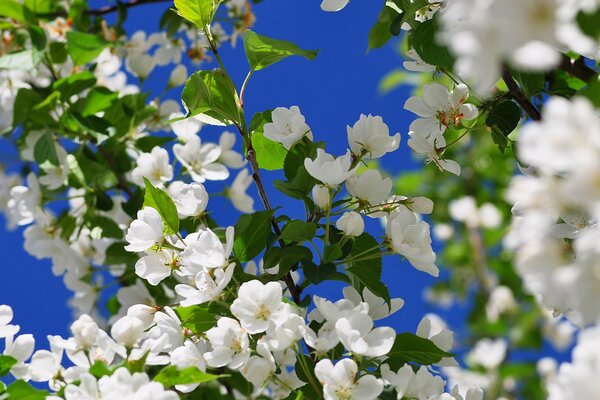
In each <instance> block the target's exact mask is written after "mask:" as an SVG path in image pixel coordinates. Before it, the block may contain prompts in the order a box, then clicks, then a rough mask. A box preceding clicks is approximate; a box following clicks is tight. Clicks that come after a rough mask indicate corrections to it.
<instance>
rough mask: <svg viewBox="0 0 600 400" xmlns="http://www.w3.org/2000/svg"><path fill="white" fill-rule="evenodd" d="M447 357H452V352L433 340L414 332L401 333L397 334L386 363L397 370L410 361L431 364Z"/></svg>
mask: <svg viewBox="0 0 600 400" xmlns="http://www.w3.org/2000/svg"><path fill="white" fill-rule="evenodd" d="M445 357H452V354H451V353H448V352H445V351H444V350H442V349H440V348H439V347H437V346H436V345H435V344H434V343H433V342H432V341H431V340H428V339H424V338H422V337H419V336H417V335H414V334H412V333H401V334H399V335H397V336H396V340H395V341H394V346H392V350H391V351H390V352H389V353H388V359H387V360H386V363H387V364H389V366H390V367H391V368H392V370H396V369H399V368H400V367H402V366H403V365H404V364H406V363H409V362H414V363H418V364H421V365H431V364H435V363H437V362H439V361H441V359H442V358H445Z"/></svg>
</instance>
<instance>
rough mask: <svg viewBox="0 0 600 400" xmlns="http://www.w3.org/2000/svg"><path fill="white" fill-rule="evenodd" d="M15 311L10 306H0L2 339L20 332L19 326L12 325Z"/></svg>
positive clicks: (0, 334) (0, 336)
mask: <svg viewBox="0 0 600 400" xmlns="http://www.w3.org/2000/svg"><path fill="white" fill-rule="evenodd" d="M12 319H13V310H12V308H11V307H10V306H7V305H4V304H3V305H0V338H5V337H9V336H11V337H12V336H14V335H16V334H17V332H19V329H20V328H19V325H12V324H10V321H12Z"/></svg>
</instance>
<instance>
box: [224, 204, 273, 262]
mask: <svg viewBox="0 0 600 400" xmlns="http://www.w3.org/2000/svg"><path fill="white" fill-rule="evenodd" d="M272 219H273V211H272V210H269V211H258V212H255V213H254V214H244V215H242V216H241V217H240V219H239V220H238V222H237V224H235V240H234V242H233V251H234V253H235V256H236V258H237V259H238V260H239V261H241V262H246V261H250V260H252V259H253V258H255V257H256V256H258V255H259V254H260V252H261V251H262V250H263V249H264V248H265V247H266V246H267V239H268V238H269V234H270V233H271V221H272Z"/></svg>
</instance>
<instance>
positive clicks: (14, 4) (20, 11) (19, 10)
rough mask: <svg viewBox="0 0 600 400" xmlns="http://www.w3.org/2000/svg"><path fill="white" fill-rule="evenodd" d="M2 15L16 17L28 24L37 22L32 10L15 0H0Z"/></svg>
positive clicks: (0, 13)
mask: <svg viewBox="0 0 600 400" xmlns="http://www.w3.org/2000/svg"><path fill="white" fill-rule="evenodd" d="M0 16H2V17H8V18H12V19H15V20H17V21H20V22H24V23H26V24H36V23H37V21H36V18H35V15H34V14H33V13H32V12H31V10H30V9H29V8H28V7H26V6H24V5H23V4H20V3H19V2H18V1H15V0H2V1H0Z"/></svg>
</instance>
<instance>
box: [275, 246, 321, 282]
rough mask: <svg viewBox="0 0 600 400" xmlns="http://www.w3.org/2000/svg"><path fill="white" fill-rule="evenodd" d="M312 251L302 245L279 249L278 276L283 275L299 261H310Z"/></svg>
mask: <svg viewBox="0 0 600 400" xmlns="http://www.w3.org/2000/svg"><path fill="white" fill-rule="evenodd" d="M312 259H313V253H312V251H310V249H309V248H307V247H304V246H289V247H285V248H284V249H283V250H282V251H281V258H280V259H279V273H278V275H279V276H283V275H285V274H286V273H287V272H288V271H289V270H290V269H291V268H292V267H294V266H295V265H297V264H299V263H300V262H306V261H312Z"/></svg>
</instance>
